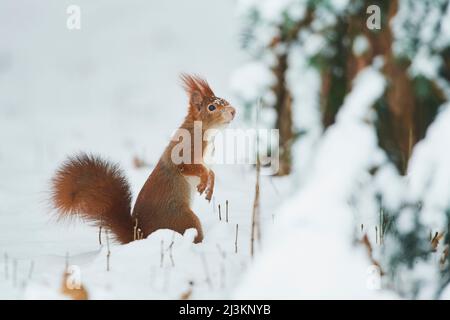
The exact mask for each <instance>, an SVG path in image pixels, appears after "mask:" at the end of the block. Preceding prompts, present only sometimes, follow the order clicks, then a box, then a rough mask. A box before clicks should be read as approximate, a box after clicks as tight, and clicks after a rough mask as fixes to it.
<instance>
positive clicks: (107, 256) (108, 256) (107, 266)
mask: <svg viewBox="0 0 450 320" xmlns="http://www.w3.org/2000/svg"><path fill="white" fill-rule="evenodd" d="M106 248H107V249H108V253H107V254H106V271H108V272H109V258H110V257H111V251H110V250H109V233H108V230H106Z"/></svg>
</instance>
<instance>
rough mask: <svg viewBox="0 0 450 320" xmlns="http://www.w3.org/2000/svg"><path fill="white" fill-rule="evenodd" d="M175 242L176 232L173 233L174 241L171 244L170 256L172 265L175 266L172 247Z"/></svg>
mask: <svg viewBox="0 0 450 320" xmlns="http://www.w3.org/2000/svg"><path fill="white" fill-rule="evenodd" d="M174 244H175V232H174V233H173V235H172V242H171V243H170V245H169V248H168V250H169V258H170V262H171V263H172V267H175V261H174V260H173V253H172V248H173V245H174Z"/></svg>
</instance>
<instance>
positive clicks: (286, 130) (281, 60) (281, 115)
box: [273, 54, 294, 176]
mask: <svg viewBox="0 0 450 320" xmlns="http://www.w3.org/2000/svg"><path fill="white" fill-rule="evenodd" d="M287 60H288V56H287V54H281V55H279V56H277V62H278V63H277V66H276V67H275V68H274V70H273V73H274V75H275V77H276V79H277V82H276V84H275V86H274V88H273V91H274V93H275V97H276V101H277V103H276V105H275V110H276V113H277V116H276V121H275V128H276V129H278V130H279V134H280V144H279V156H280V167H279V170H278V173H277V175H279V176H284V175H288V174H290V173H291V165H292V155H291V145H292V139H293V138H294V132H293V124H292V98H291V94H290V92H289V90H288V89H287V87H286V79H285V76H286V71H287V68H288V62H287Z"/></svg>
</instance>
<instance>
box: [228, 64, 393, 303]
mask: <svg viewBox="0 0 450 320" xmlns="http://www.w3.org/2000/svg"><path fill="white" fill-rule="evenodd" d="M368 86H370V87H371V88H372V89H373V91H372V93H370V94H368V90H367V87H368ZM384 86H385V81H384V78H383V77H382V76H381V75H380V73H379V72H378V71H377V70H375V69H373V68H367V69H365V70H363V71H361V72H360V74H359V75H358V76H357V78H356V79H355V81H354V87H353V89H352V91H351V92H350V94H349V95H348V96H347V98H346V100H345V102H344V105H343V106H342V109H341V111H339V114H338V117H337V122H336V124H334V125H333V126H332V127H330V128H329V129H328V130H327V131H326V132H325V133H324V135H323V137H322V138H321V139H320V141H319V146H318V148H317V151H316V154H315V156H314V161H313V166H312V167H311V168H310V170H311V171H312V173H311V177H310V179H309V180H308V182H307V183H306V184H304V185H303V186H302V188H300V190H299V191H298V192H296V194H295V195H294V196H293V197H292V198H291V199H290V200H289V201H287V202H286V203H284V204H283V205H282V207H281V208H280V210H279V213H278V214H277V216H278V219H277V220H276V223H275V225H274V226H273V227H272V228H271V230H270V234H269V235H268V236H267V237H265V239H264V242H263V244H262V247H263V248H264V251H263V252H262V253H261V254H260V255H259V256H258V257H257V258H256V259H255V263H254V265H253V266H252V267H251V269H250V272H248V273H247V275H246V277H245V278H244V280H243V283H242V285H241V286H240V287H239V288H238V290H237V292H236V294H235V298H241V299H246V298H247V299H248V298H250V297H257V298H266V299H267V298H273V297H277V298H295V299H314V298H325V299H338V298H344V299H355V298H358V299H361V298H362V299H364V298H388V297H389V298H392V297H395V296H393V295H391V294H387V293H386V295H385V293H384V292H383V291H377V290H373V288H372V287H370V286H369V285H368V281H371V278H370V277H368V274H367V273H368V270H369V271H370V267H371V266H370V263H369V261H368V259H367V256H366V254H365V252H364V248H363V247H362V246H354V245H352V243H351V239H352V233H353V228H352V218H353V216H352V209H351V207H350V206H349V205H348V200H349V198H350V197H351V195H352V193H353V192H354V191H355V188H356V186H355V184H354V183H355V181H357V180H358V177H359V176H361V175H364V173H365V172H366V171H367V170H368V169H369V168H370V167H371V166H372V165H373V163H372V162H373V159H374V158H376V157H374V154H376V153H377V152H378V146H377V140H376V136H375V131H374V128H373V126H372V125H370V124H368V123H367V122H366V121H365V119H366V115H367V114H368V113H370V108H371V106H372V105H373V103H374V101H375V100H376V99H377V98H378V96H379V95H381V94H382V92H383V91H384ZM369 91H370V90H369ZM299 156H300V155H299ZM330 159H333V162H332V163H333V165H330Z"/></svg>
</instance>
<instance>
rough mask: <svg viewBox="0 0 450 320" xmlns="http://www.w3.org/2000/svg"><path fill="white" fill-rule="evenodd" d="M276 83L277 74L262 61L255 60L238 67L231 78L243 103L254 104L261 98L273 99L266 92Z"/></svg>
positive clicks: (231, 83) (232, 87) (231, 82)
mask: <svg viewBox="0 0 450 320" xmlns="http://www.w3.org/2000/svg"><path fill="white" fill-rule="evenodd" d="M274 83H275V76H274V75H273V73H272V72H271V70H270V69H269V68H268V67H267V66H266V65H265V64H264V63H262V62H258V61H253V62H248V63H247V64H244V65H243V66H241V67H240V68H239V69H237V70H236V71H235V72H234V73H233V75H232V77H231V80H230V86H231V89H232V90H233V92H234V94H235V95H236V97H237V98H239V99H240V100H241V101H242V102H243V103H248V104H254V103H256V102H257V101H258V99H260V98H265V99H264V100H265V101H269V103H270V101H273V99H274V98H273V97H271V96H270V95H268V94H267V93H266V92H267V91H270V90H269V89H270V87H271V86H272V85H273V84H274Z"/></svg>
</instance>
